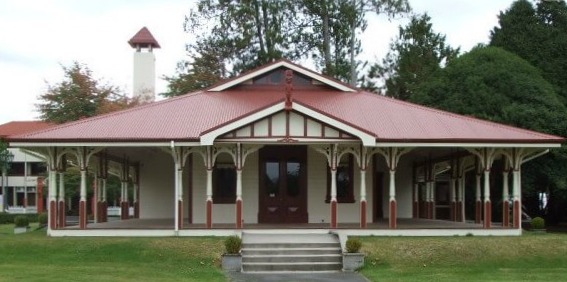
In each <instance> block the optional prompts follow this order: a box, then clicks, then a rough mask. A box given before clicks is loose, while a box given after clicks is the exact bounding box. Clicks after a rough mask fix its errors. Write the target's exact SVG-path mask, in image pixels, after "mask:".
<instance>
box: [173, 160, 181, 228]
mask: <svg viewBox="0 0 567 282" xmlns="http://www.w3.org/2000/svg"><path fill="white" fill-rule="evenodd" d="M180 168H181V166H180V164H179V160H175V172H174V178H175V179H174V180H175V192H174V193H173V194H174V197H173V199H174V201H175V204H174V206H175V209H174V213H175V215H174V220H175V221H174V224H173V225H174V226H175V228H174V230H175V232H178V231H179V201H178V200H179V190H180V189H179V170H180Z"/></svg>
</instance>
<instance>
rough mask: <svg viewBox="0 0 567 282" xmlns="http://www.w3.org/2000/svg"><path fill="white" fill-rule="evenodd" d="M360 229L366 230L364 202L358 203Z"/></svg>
mask: <svg viewBox="0 0 567 282" xmlns="http://www.w3.org/2000/svg"><path fill="white" fill-rule="evenodd" d="M360 228H362V229H365V228H366V200H362V201H360Z"/></svg>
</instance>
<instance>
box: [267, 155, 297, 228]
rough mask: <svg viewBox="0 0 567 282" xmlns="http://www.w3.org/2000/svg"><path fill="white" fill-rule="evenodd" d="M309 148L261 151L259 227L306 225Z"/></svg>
mask: <svg viewBox="0 0 567 282" xmlns="http://www.w3.org/2000/svg"><path fill="white" fill-rule="evenodd" d="M306 156H307V147H306V146H266V147H264V148H262V149H260V165H259V168H260V169H259V170H260V171H259V174H260V177H259V179H260V183H259V195H258V200H259V212H258V223H307V221H308V214H307V162H306V159H307V157H306Z"/></svg>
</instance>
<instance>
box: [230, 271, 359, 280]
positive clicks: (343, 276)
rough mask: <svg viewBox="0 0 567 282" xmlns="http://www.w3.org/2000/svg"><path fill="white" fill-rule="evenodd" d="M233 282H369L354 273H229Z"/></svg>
mask: <svg viewBox="0 0 567 282" xmlns="http://www.w3.org/2000/svg"><path fill="white" fill-rule="evenodd" d="M227 276H228V277H229V279H230V281H232V282H261V281H262V282H263V281H268V282H284V281H285V282H288V281H289V282H292V281H293V282H295V281H302V282H303V281H316V282H319V281H321V282H322V281H325V282H327V281H328V282H369V281H370V280H368V279H366V277H364V276H362V275H360V274H358V273H354V272H328V273H271V272H270V273H242V272H227Z"/></svg>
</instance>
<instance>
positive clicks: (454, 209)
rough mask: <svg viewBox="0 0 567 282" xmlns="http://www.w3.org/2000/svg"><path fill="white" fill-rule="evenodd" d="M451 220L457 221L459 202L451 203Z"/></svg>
mask: <svg viewBox="0 0 567 282" xmlns="http://www.w3.org/2000/svg"><path fill="white" fill-rule="evenodd" d="M451 220H452V221H457V202H451Z"/></svg>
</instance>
